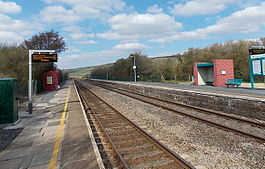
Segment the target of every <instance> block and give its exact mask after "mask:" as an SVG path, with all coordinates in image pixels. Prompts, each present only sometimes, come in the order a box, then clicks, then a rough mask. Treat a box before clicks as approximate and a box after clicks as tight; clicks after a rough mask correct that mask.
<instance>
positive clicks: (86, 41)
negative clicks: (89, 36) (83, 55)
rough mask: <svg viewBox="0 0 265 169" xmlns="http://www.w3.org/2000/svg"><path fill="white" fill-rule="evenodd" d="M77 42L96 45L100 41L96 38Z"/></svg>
mask: <svg viewBox="0 0 265 169" xmlns="http://www.w3.org/2000/svg"><path fill="white" fill-rule="evenodd" d="M76 43H77V44H82V45H95V44H97V43H98V42H97V41H94V40H83V41H77V42H76Z"/></svg>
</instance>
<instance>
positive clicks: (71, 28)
mask: <svg viewBox="0 0 265 169" xmlns="http://www.w3.org/2000/svg"><path fill="white" fill-rule="evenodd" d="M83 29H84V28H82V27H80V26H75V25H70V26H67V27H64V28H62V30H64V31H67V32H81V31H82V30H83Z"/></svg>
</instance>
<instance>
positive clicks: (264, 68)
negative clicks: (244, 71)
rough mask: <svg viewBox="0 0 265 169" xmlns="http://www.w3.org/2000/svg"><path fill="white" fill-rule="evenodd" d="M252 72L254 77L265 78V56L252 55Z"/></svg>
mask: <svg viewBox="0 0 265 169" xmlns="http://www.w3.org/2000/svg"><path fill="white" fill-rule="evenodd" d="M251 61H252V71H253V75H254V76H265V54H259V55H252V56H251Z"/></svg>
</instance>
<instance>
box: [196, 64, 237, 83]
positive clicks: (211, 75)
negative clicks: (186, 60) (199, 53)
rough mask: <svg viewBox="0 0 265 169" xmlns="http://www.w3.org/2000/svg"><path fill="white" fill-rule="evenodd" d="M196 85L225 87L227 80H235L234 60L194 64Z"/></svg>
mask: <svg viewBox="0 0 265 169" xmlns="http://www.w3.org/2000/svg"><path fill="white" fill-rule="evenodd" d="M193 76H194V85H195V86H198V85H212V86H216V87H225V86H226V85H225V82H226V81H227V79H234V63H233V60H232V59H214V60H213V62H212V63H206V62H196V63H193Z"/></svg>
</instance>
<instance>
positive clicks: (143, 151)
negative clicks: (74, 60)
mask: <svg viewBox="0 0 265 169" xmlns="http://www.w3.org/2000/svg"><path fill="white" fill-rule="evenodd" d="M75 84H76V87H77V90H78V92H79V95H80V96H81V100H82V102H83V104H84V105H85V107H86V109H89V110H90V111H91V112H92V114H91V115H92V116H93V117H94V118H95V119H96V120H97V124H98V125H99V126H100V128H101V130H102V131H103V133H104V135H105V137H106V138H107V139H108V142H109V143H110V145H111V147H112V149H113V152H115V156H116V157H117V161H119V168H159V169H163V168H165V169H166V168H170V169H171V168H172V169H174V168H176V169H194V167H193V166H192V165H191V164H189V163H188V162H186V161H185V160H184V159H182V158H181V157H180V156H179V155H177V154H176V153H174V152H173V151H171V150H170V149H169V148H167V147H166V146H165V145H163V144H162V143H160V142H159V141H158V140H156V139H155V138H153V137H152V136H151V135H149V134H148V133H146V132H145V131H143V130H142V129H141V128H140V127H139V126H137V125H136V124H134V123H133V122H132V121H130V120H129V119H127V118H126V117H125V116H123V115H122V114H121V113H120V112H118V111H117V110H116V109H114V108H113V107H112V106H111V105H109V104H108V103H106V102H104V100H102V99H101V98H99V97H98V96H97V95H95V94H94V93H93V92H92V91H90V90H89V87H88V86H87V85H83V84H82V82H79V81H76V82H75Z"/></svg>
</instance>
